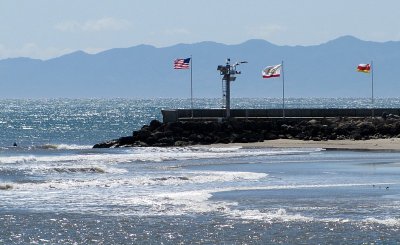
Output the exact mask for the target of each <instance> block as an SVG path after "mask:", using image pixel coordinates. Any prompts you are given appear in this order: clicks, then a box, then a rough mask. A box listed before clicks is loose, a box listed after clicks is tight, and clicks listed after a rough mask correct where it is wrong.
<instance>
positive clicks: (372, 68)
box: [371, 60, 375, 117]
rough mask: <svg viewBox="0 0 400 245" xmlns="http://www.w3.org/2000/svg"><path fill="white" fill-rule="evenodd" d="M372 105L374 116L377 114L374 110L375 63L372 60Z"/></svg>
mask: <svg viewBox="0 0 400 245" xmlns="http://www.w3.org/2000/svg"><path fill="white" fill-rule="evenodd" d="M371 105H372V117H374V116H375V115H374V114H375V111H374V65H373V61H372V60H371Z"/></svg>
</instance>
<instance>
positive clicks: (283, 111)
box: [282, 60, 285, 119]
mask: <svg viewBox="0 0 400 245" xmlns="http://www.w3.org/2000/svg"><path fill="white" fill-rule="evenodd" d="M282 118H283V119H285V71H284V68H283V60H282Z"/></svg>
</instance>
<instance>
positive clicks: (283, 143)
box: [216, 138, 400, 151]
mask: <svg viewBox="0 0 400 245" xmlns="http://www.w3.org/2000/svg"><path fill="white" fill-rule="evenodd" d="M229 145H230V146H243V147H279V148H285V147H287V148H293V147H309V148H324V149H349V150H396V151H397V150H400V138H390V139H371V140H328V141H303V140H292V139H277V140H266V141H264V142H255V143H233V144H229ZM216 146H226V145H224V144H216Z"/></svg>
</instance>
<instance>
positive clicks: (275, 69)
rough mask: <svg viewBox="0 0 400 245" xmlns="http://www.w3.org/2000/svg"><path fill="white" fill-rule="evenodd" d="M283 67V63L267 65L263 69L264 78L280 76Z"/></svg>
mask: <svg viewBox="0 0 400 245" xmlns="http://www.w3.org/2000/svg"><path fill="white" fill-rule="evenodd" d="M281 68H282V64H279V65H274V66H267V67H265V68H264V70H262V77H263V78H272V77H280V76H281Z"/></svg>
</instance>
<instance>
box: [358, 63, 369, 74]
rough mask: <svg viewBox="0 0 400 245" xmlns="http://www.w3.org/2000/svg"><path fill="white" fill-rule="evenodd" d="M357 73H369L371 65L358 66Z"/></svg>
mask: <svg viewBox="0 0 400 245" xmlns="http://www.w3.org/2000/svg"><path fill="white" fill-rule="evenodd" d="M357 71H359V72H365V73H369V72H370V71H371V65H370V64H359V65H358V66H357Z"/></svg>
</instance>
